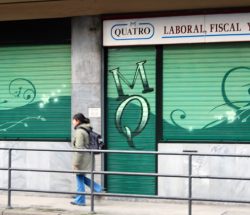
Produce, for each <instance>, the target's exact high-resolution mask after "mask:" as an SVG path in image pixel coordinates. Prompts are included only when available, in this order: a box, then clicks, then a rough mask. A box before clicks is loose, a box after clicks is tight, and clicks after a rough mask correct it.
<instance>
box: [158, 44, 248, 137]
mask: <svg viewBox="0 0 250 215" xmlns="http://www.w3.org/2000/svg"><path fill="white" fill-rule="evenodd" d="M249 60H250V43H223V44H189V45H172V46H165V47H164V65H163V68H164V72H163V77H164V80H163V130H164V132H163V133H164V134H163V139H164V140H166V141H171V140H175V141H179V140H182V141H183V140H184V141H185V140H188V141H221V142H223V141H226V142H228V141H233V142H234V141H250V132H249V128H250V105H249V104H250V100H249V95H250V62H249Z"/></svg>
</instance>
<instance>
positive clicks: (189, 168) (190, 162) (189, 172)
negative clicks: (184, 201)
mask: <svg viewBox="0 0 250 215" xmlns="http://www.w3.org/2000/svg"><path fill="white" fill-rule="evenodd" d="M188 176H189V178H188V215H192V155H189V156H188Z"/></svg>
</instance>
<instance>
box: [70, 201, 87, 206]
mask: <svg viewBox="0 0 250 215" xmlns="http://www.w3.org/2000/svg"><path fill="white" fill-rule="evenodd" d="M70 204H72V205H77V206H86V204H78V203H75V202H70Z"/></svg>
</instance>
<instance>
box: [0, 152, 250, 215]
mask: <svg viewBox="0 0 250 215" xmlns="http://www.w3.org/2000/svg"><path fill="white" fill-rule="evenodd" d="M0 150H5V151H8V166H7V167H5V168H0V170H2V171H7V172H8V185H7V188H0V190H2V191H7V192H8V203H7V208H12V207H11V194H12V192H14V191H16V192H34V193H50V194H77V195H88V196H90V202H91V204H90V205H91V208H90V212H91V213H95V211H94V205H95V202H94V201H95V199H94V196H107V197H132V198H148V199H167V200H181V201H183V200H184V201H187V202H188V215H192V204H193V201H200V202H224V203H247V204H250V201H238V200H229V199H228V200H226V199H224V200H223V199H205V198H194V197H193V195H192V191H193V183H192V182H193V179H215V180H245V181H250V178H248V177H245V178H242V177H219V176H209V175H193V170H192V167H193V157H197V156H199V157H231V158H250V155H236V154H198V153H196V152H194V151H186V152H183V153H164V152H155V151H122V150H101V151H99V150H56V149H31V148H29V149H26V148H0ZM13 151H30V152H31V151H36V152H37V151H39V152H62V153H63V152H90V153H91V164H92V165H91V171H68V170H48V169H31V168H14V167H12V152H13ZM95 152H101V153H103V154H107V153H118V154H144V155H146V154H147V155H157V156H159V155H165V156H185V157H187V158H188V174H187V175H180V174H176V175H173V174H159V173H146V172H115V171H95V169H94V156H95ZM13 171H21V172H26V171H28V172H46V173H67V174H72V173H75V174H76V173H86V174H90V175H91V180H92V181H94V176H95V175H126V176H150V177H167V178H184V179H187V180H188V197H187V198H182V197H167V196H159V195H136V194H117V193H96V192H94V185H93V183H91V186H90V192H89V193H88V192H62V191H48V190H33V189H17V188H13V187H12V172H13Z"/></svg>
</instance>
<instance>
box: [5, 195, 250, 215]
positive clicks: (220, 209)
mask: <svg viewBox="0 0 250 215" xmlns="http://www.w3.org/2000/svg"><path fill="white" fill-rule="evenodd" d="M70 201H71V199H70V198H67V197H40V196H21V195H13V196H12V207H13V209H6V205H7V196H6V195H0V215H45V214H46V215H84V214H90V203H89V200H88V204H87V206H85V207H79V206H73V205H70V203H69V202H70ZM95 212H96V214H97V215H188V208H187V204H184V203H183V204H182V203H181V204H180V203H169V202H167V201H160V200H159V201H155V200H154V201H150V200H145V201H143V200H138V201H125V200H123V201H122V200H119V201H118V200H110V199H101V200H96V201H95ZM192 215H250V205H229V204H226V205H225V204H224V205H223V204H219V205H217V204H212V205H208V204H206V205H205V204H199V205H198V204H194V205H193V214H192Z"/></svg>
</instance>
